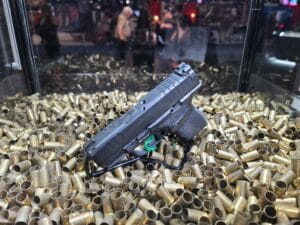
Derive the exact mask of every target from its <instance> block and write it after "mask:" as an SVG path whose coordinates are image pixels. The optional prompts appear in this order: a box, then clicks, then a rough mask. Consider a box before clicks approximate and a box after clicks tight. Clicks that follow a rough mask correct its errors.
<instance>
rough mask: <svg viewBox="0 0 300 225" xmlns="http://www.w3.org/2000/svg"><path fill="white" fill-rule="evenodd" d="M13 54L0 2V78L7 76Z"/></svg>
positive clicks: (0, 2)
mask: <svg viewBox="0 0 300 225" xmlns="http://www.w3.org/2000/svg"><path fill="white" fill-rule="evenodd" d="M12 62H13V54H12V49H11V45H10V40H9V34H8V28H7V23H6V18H5V13H4V7H3V3H2V1H0V74H1V78H3V76H5V75H7V74H8V72H9V71H8V69H9V67H10V64H11V63H12ZM1 78H0V79H1Z"/></svg>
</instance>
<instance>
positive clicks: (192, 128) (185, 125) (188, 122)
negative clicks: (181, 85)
mask: <svg viewBox="0 0 300 225" xmlns="http://www.w3.org/2000/svg"><path fill="white" fill-rule="evenodd" d="M205 126H206V117H205V115H204V114H203V113H202V112H201V111H200V110H198V109H197V108H195V107H192V109H191V110H190V113H189V115H187V117H186V118H185V121H183V122H182V125H181V126H180V127H178V128H177V130H176V131H175V134H176V135H177V136H178V137H180V138H182V139H183V140H185V141H190V140H192V139H193V138H194V137H195V136H196V135H197V134H198V133H199V132H200V131H201V130H202V129H203V128H204V127H205Z"/></svg>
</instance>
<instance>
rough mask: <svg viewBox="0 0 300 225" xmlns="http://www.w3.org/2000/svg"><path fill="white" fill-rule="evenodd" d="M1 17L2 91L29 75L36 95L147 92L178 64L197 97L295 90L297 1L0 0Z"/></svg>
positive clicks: (298, 82)
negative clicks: (195, 84) (184, 66)
mask: <svg viewBox="0 0 300 225" xmlns="http://www.w3.org/2000/svg"><path fill="white" fill-rule="evenodd" d="M0 11H1V14H0V22H1V35H0V36H1V37H0V44H1V51H0V54H1V56H2V57H1V60H2V61H1V63H0V66H1V73H2V76H1V79H2V80H3V79H7V80H5V82H4V86H6V87H9V88H7V89H8V90H10V89H11V90H12V91H14V89H16V90H19V89H20V87H19V86H18V88H15V87H11V86H17V85H18V82H16V81H17V80H18V79H19V80H22V79H25V84H26V82H27V83H28V81H27V80H28V78H30V80H35V81H36V80H38V84H37V83H36V84H35V81H31V83H32V84H31V86H34V85H36V86H40V90H41V92H42V93H43V94H47V93H53V92H59V93H67V92H70V91H72V92H95V91H101V90H113V89H116V88H117V89H121V90H126V91H127V92H134V91H147V90H149V89H151V88H153V87H154V85H155V84H157V83H158V82H159V81H161V80H162V79H163V78H164V77H165V76H166V75H168V74H169V73H171V72H172V71H173V70H174V68H175V67H176V65H178V63H180V62H181V61H185V62H188V63H190V64H191V65H192V67H193V69H194V70H195V72H196V73H197V74H198V75H199V77H200V79H202V80H203V83H204V85H203V88H202V90H201V92H202V93H203V94H213V93H217V92H218V93H226V92H230V91H236V90H239V91H256V90H259V91H268V92H273V93H275V94H278V93H280V95H282V96H286V95H290V94H291V93H293V94H294V95H295V96H298V95H299V93H300V92H299V91H300V78H299V69H298V67H299V52H300V42H299V40H300V35H299V34H300V33H299V29H300V26H299V25H300V3H299V1H297V0H265V1H263V0H244V1H239V0H144V1H142V0H17V1H14V2H10V1H8V0H1V3H0ZM2 12H3V13H2ZM15 14H17V16H16V15H15ZM18 23H21V24H22V25H25V26H18ZM24 27H25V28H24ZM14 32H15V33H14ZM30 58H31V60H29V59H30ZM24 61H26V62H25V63H24ZM21 64H22V65H23V68H22V66H21ZM24 65H28V68H27V66H25V67H24ZM22 70H23V72H24V71H25V72H24V73H25V78H24V76H21V75H20V74H21V73H22ZM18 71H19V72H18ZM26 71H27V72H26ZM28 71H29V72H28ZM9 74H14V75H15V77H14V78H12V76H9ZM16 74H19V75H18V76H17V75H16ZM26 74H27V75H26ZM26 76H27V77H26ZM31 76H34V78H32V77H31ZM2 83H3V82H2ZM19 83H20V85H21V86H22V85H23V84H22V82H21V81H20V82H19ZM23 83H24V82H23ZM11 84H13V85H11ZM27 86H28V85H27ZM5 92H7V90H6V91H5ZM0 94H1V93H0ZM3 94H5V93H3ZM284 101H285V100H284Z"/></svg>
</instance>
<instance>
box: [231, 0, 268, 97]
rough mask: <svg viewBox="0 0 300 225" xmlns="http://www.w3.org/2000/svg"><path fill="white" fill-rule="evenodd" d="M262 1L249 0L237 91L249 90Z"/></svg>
mask: <svg viewBox="0 0 300 225" xmlns="http://www.w3.org/2000/svg"><path fill="white" fill-rule="evenodd" d="M263 3H264V0H251V3H250V4H251V5H250V10H249V17H248V26H247V30H246V37H245V42H244V47H243V53H242V60H241V65H240V71H239V78H238V82H237V91H240V92H246V91H248V88H249V81H250V74H251V69H252V66H253V62H254V59H255V53H256V48H257V37H258V35H259V30H260V26H259V25H260V24H261V19H262V8H263Z"/></svg>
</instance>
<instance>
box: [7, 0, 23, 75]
mask: <svg viewBox="0 0 300 225" xmlns="http://www.w3.org/2000/svg"><path fill="white" fill-rule="evenodd" d="M2 5H3V8H4V15H5V18H6V24H7V29H8V34H9V40H10V45H11V48H12V54H13V58H14V61H13V62H12V63H11V67H12V68H13V69H15V70H22V65H21V60H20V55H19V50H18V46H17V41H16V35H15V31H14V29H13V28H14V27H13V20H12V15H11V10H10V6H9V0H2Z"/></svg>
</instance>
